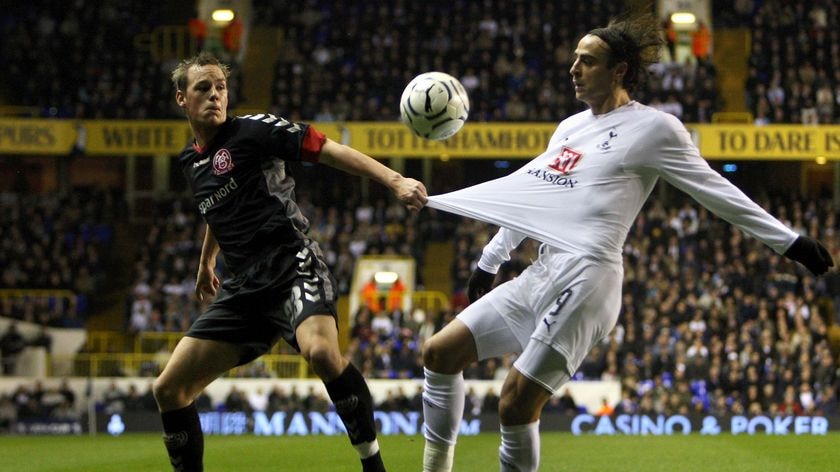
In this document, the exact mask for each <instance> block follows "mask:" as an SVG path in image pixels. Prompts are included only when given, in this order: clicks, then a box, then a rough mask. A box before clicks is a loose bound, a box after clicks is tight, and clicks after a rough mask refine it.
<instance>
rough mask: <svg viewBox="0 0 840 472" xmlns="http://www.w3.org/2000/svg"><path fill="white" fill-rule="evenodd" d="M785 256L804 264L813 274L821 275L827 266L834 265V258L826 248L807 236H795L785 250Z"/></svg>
mask: <svg viewBox="0 0 840 472" xmlns="http://www.w3.org/2000/svg"><path fill="white" fill-rule="evenodd" d="M785 257H787V258H788V259H791V260H794V261H796V262H798V263H800V264H802V265H804V266H805V267H807V268H808V270H810V271H811V272H812V273H813V274H814V275H823V274H825V273H826V271H828V268H829V267H834V260H833V259H832V258H831V254H829V252H828V249H826V248H825V246H823V245H822V244H820V242H819V241H817V240H816V239H811V238H809V237H808V236H799V237H798V238H796V241H794V242H793V244H791V246H790V248H788V250H787V251H785Z"/></svg>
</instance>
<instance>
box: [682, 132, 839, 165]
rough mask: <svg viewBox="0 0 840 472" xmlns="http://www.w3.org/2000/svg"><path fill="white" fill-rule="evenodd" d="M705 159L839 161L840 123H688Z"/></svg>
mask: <svg viewBox="0 0 840 472" xmlns="http://www.w3.org/2000/svg"><path fill="white" fill-rule="evenodd" d="M688 128H689V130H690V131H692V135H693V138H694V141H695V143H697V146H698V147H699V148H700V153H701V154H702V155H703V157H705V158H707V159H732V160H738V159H749V160H767V159H771V160H788V161H789V160H812V159H816V158H825V159H826V160H840V126H813V125H811V126H808V125H765V126H755V125H737V124H712V125H688Z"/></svg>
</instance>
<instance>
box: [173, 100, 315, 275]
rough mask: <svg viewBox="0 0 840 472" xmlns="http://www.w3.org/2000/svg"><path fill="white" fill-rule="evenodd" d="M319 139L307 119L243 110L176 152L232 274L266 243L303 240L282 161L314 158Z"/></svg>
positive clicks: (304, 228) (305, 226)
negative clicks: (199, 141) (291, 119)
mask: <svg viewBox="0 0 840 472" xmlns="http://www.w3.org/2000/svg"><path fill="white" fill-rule="evenodd" d="M325 140H326V137H325V136H324V135H323V134H321V133H320V132H318V131H317V130H315V128H312V127H310V126H309V125H306V124H302V123H292V122H289V121H287V120H285V119H283V118H279V117H276V116H274V115H271V114H257V115H245V116H239V117H235V118H228V120H227V121H226V122H225V123H224V124H223V125H221V126H220V128H219V131H218V132H217V133H216V136H215V137H213V139H212V140H211V141H210V142H209V143H207V145H206V146H205V148H204V149H201V148H199V147H198V146H197V145H195V144H193V145H191V146H188V147H187V148H186V149H184V151H183V152H182V153H181V156H180V158H179V163H180V165H181V170H182V171H183V173H184V175H185V176H186V178H187V182H189V185H190V188H191V189H192V193H193V200H194V201H195V205H196V207H197V208H198V211H199V213H201V216H202V217H203V218H204V220H205V221H206V222H207V224H208V225H209V226H210V230H211V231H212V232H213V235H214V236H215V237H216V240H217V241H218V243H219V247H220V249H221V251H222V254H223V255H224V258H225V264H226V266H227V267H228V268H229V269H230V270H231V271H232V272H233V273H234V274H236V273H239V272H240V271H241V270H242V269H244V268H246V267H247V266H249V265H250V264H252V263H253V262H254V261H255V260H256V259H258V258H259V257H260V256H261V255H262V254H264V253H265V252H266V251H267V250H268V249H270V248H272V247H276V246H278V245H285V244H291V243H294V242H296V241H300V240H303V239H306V238H307V236H306V233H307V232H308V230H309V220H307V219H306V217H304V216H303V214H302V213H301V212H300V208H299V207H298V205H297V203H296V202H295V194H294V189H295V181H294V179H292V177H291V176H289V175H287V173H286V166H285V161H310V162H317V161H318V155H319V154H320V151H321V146H323V144H324V142H325Z"/></svg>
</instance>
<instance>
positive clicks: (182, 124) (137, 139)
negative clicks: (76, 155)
mask: <svg viewBox="0 0 840 472" xmlns="http://www.w3.org/2000/svg"><path fill="white" fill-rule="evenodd" d="M84 126H85V128H86V129H87V147H86V152H87V153H88V154H93V155H108V156H116V155H124V154H136V155H157V154H169V155H178V154H180V153H181V151H182V150H183V149H184V147H185V146H186V145H187V144H189V143H190V142H191V140H192V131H190V126H189V124H188V123H187V120H85V121H84Z"/></svg>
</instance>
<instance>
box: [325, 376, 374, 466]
mask: <svg viewBox="0 0 840 472" xmlns="http://www.w3.org/2000/svg"><path fill="white" fill-rule="evenodd" d="M325 385H326V387H327V393H328V394H329V396H330V399H331V400H332V402H333V404H335V411H336V413H338V416H339V418H341V421H342V422H343V423H344V427H345V429H347V436H349V438H350V444H352V445H353V447H354V448H355V449H356V451H357V452H358V453H359V457H360V458H361V460H362V470H363V471H364V472H383V471H384V470H385V466H384V465H383V463H382V456H381V454H380V452H379V443H378V442H377V440H376V424H375V423H374V422H373V398H372V397H371V394H370V390H369V389H368V386H367V383H365V378H364V377H363V376H362V374H361V372H359V371H358V369H356V367H355V366H353V364H347V367H346V368H345V369H344V371H343V372H342V373H341V375H339V376H338V377H337V378H336V379H334V380H331V381H329V382H326V383H325Z"/></svg>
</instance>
